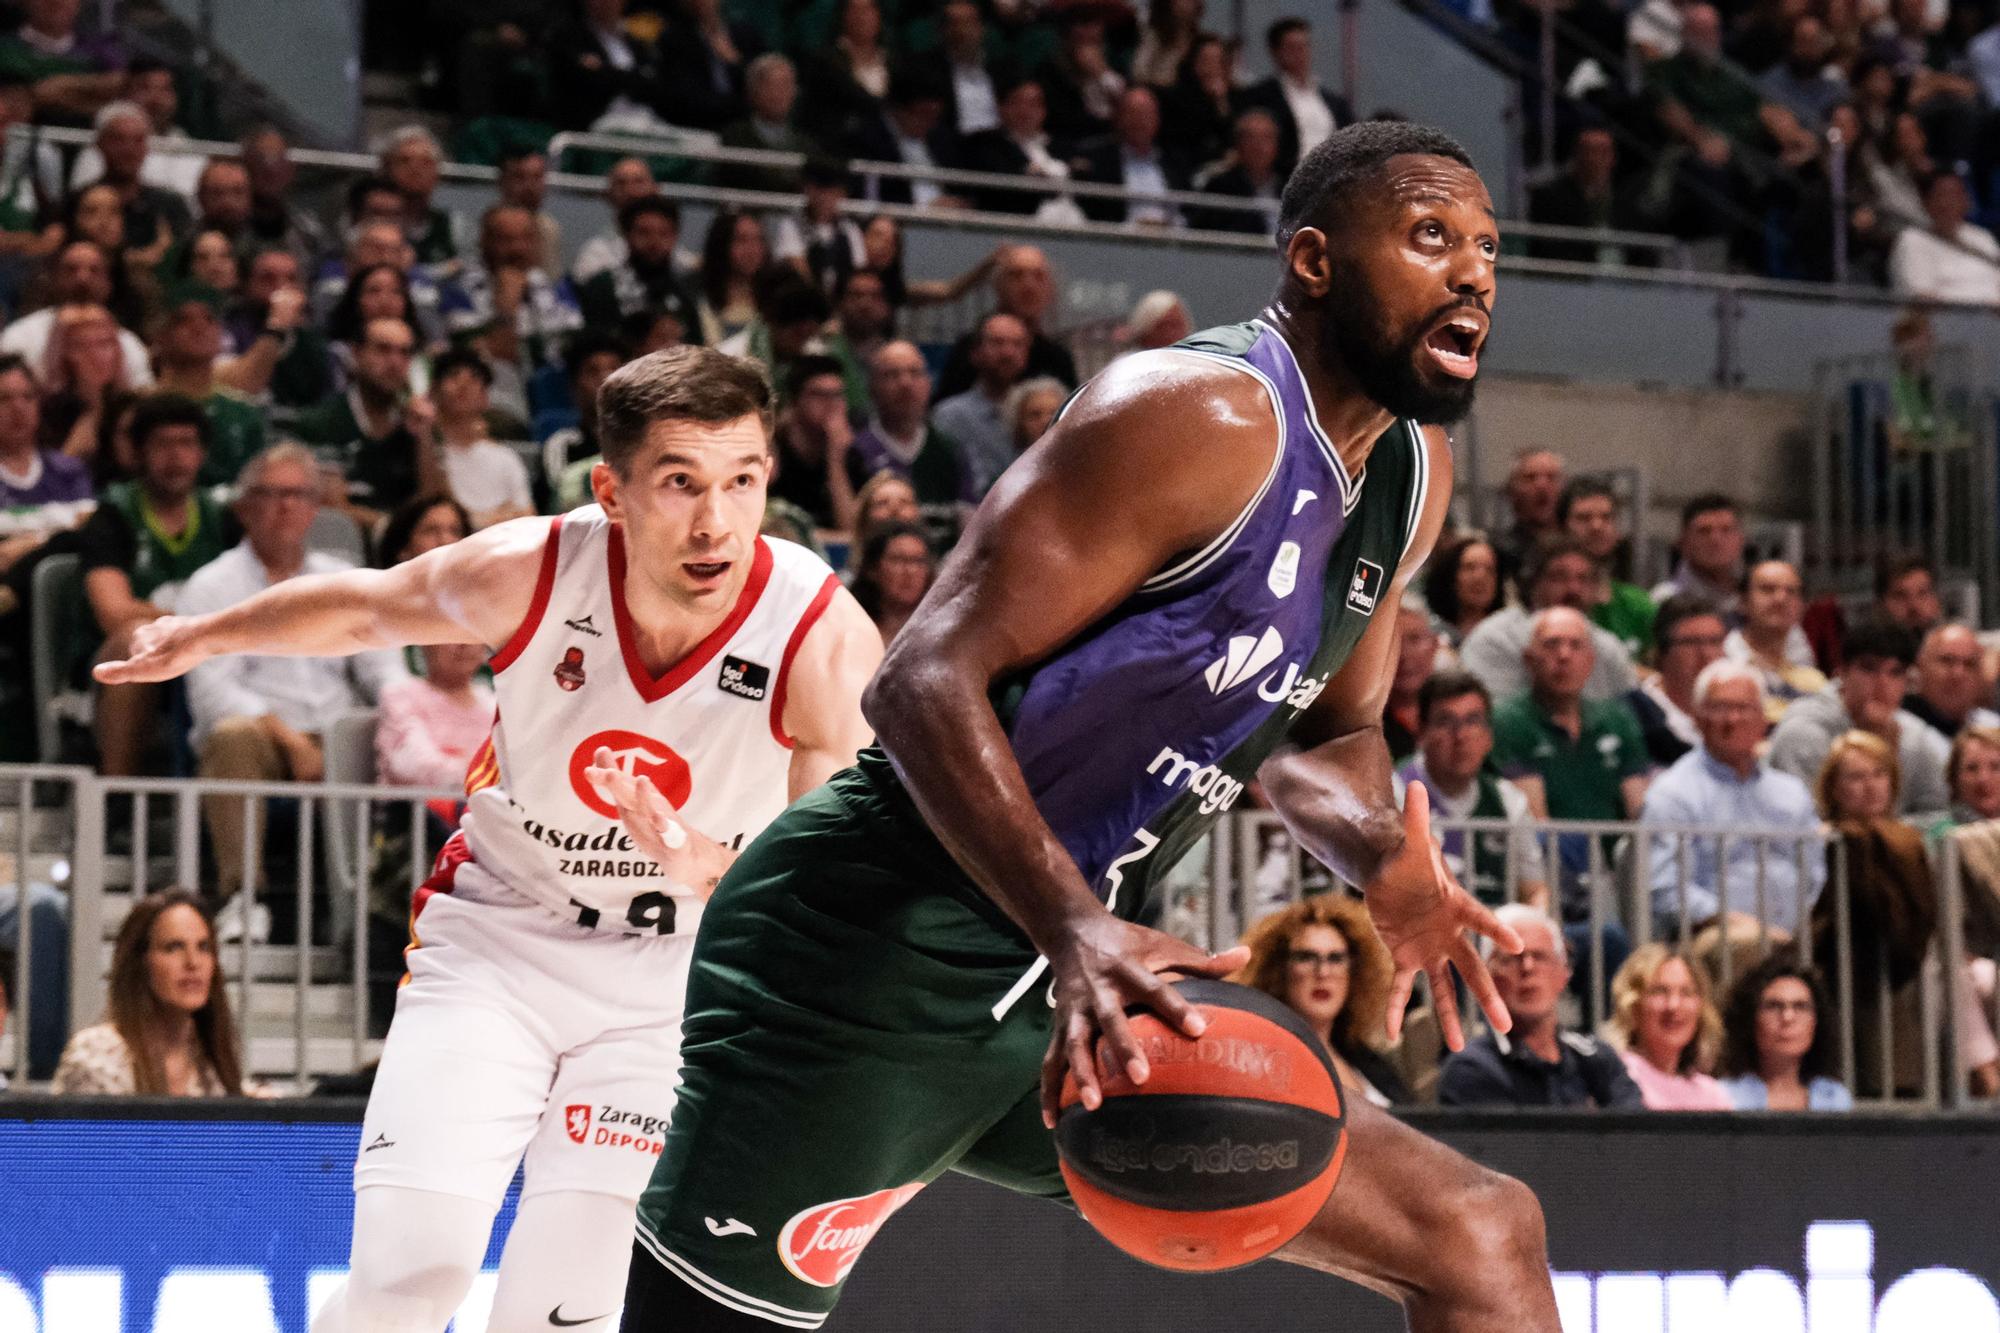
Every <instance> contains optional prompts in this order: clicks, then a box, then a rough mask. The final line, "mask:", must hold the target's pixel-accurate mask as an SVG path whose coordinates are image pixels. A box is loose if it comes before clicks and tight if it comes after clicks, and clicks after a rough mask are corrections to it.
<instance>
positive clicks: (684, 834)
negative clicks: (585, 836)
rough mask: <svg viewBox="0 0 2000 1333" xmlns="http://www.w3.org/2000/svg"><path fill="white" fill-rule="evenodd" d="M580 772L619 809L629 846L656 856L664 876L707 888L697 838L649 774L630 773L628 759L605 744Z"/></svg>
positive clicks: (683, 883)
mask: <svg viewBox="0 0 2000 1333" xmlns="http://www.w3.org/2000/svg"><path fill="white" fill-rule="evenodd" d="M583 774H584V776H585V777H586V778H588V779H589V780H590V785H591V786H592V787H594V788H596V789H597V793H598V795H600V796H602V797H603V798H604V799H605V800H606V801H608V802H610V803H611V804H612V805H614V806H616V807H617V808H618V822H619V823H620V824H623V825H624V826H625V832H626V833H627V834H628V835H630V836H631V839H632V844H633V846H635V847H637V848H638V849H639V851H640V852H641V853H642V854H643V855H645V856H647V857H649V858H651V859H652V860H654V861H657V862H658V863H659V866H660V869H661V870H662V871H663V872H664V873H665V874H666V876H667V878H668V879H671V880H673V881H674V882H675V883H676V884H681V885H685V886H687V887H689V888H701V887H705V881H706V878H707V872H706V868H705V866H704V865H703V864H702V862H701V855H700V853H701V849H700V847H698V846H697V843H698V842H699V841H700V839H698V838H692V837H689V836H688V835H689V833H690V832H692V830H690V829H689V828H688V826H687V825H686V824H683V823H682V822H681V821H680V818H679V817H678V816H677V815H675V814H674V808H673V806H672V805H671V804H669V803H668V801H667V798H666V797H664V796H662V795H660V789H659V788H658V787H657V786H655V785H654V784H653V780H652V779H651V778H649V777H647V776H646V775H645V774H643V773H637V772H634V771H633V770H632V767H631V761H630V759H629V758H627V759H626V760H624V761H621V760H620V759H619V758H618V757H617V756H615V755H613V754H612V753H611V751H610V750H609V749H607V748H606V747H604V746H599V747H598V749H597V753H596V754H594V755H592V756H591V760H590V765H589V767H587V768H585V769H584V770H583Z"/></svg>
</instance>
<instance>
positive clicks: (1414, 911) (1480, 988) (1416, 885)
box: [1364, 782, 1521, 1051]
mask: <svg viewBox="0 0 2000 1333" xmlns="http://www.w3.org/2000/svg"><path fill="white" fill-rule="evenodd" d="M1430 811H1431V802H1430V793H1429V792H1427V791H1425V790H1424V785H1423V783H1421V782H1412V783H1411V784H1410V786H1409V791H1408V794H1407V795H1406V796H1405V797H1404V800H1403V847H1402V850H1401V851H1399V852H1397V853H1396V855H1395V856H1393V857H1391V858H1390V859H1389V860H1388V861H1387V862H1385V863H1384V864H1383V866H1382V868H1381V871H1380V872H1379V873H1378V874H1377V875H1376V877H1375V880H1374V882H1373V883H1371V884H1369V885H1367V886H1366V888H1365V889H1364V893H1365V894H1366V896H1367V899H1368V913H1369V915H1370V916H1372V917H1373V918H1374V919H1375V933H1376V934H1377V935H1380V936H1381V937H1382V943H1383V944H1384V945H1386V946H1387V947H1388V950H1389V956H1390V957H1391V958H1393V959H1394V960H1395V963H1396V979H1395V983H1394V984H1393V985H1392V986H1391V987H1390V991H1389V1038H1390V1040H1392V1041H1393V1040H1394V1039H1395V1038H1396V1037H1397V1036H1398V1035H1399V1034H1400V1033H1401V1031H1402V1027H1403V1010H1404V1009H1405V1008H1406V1007H1408V1005H1409V1003H1410V994H1411V991H1412V990H1413V989H1414V988H1415V986H1416V982H1417V973H1418V972H1423V973H1426V974H1427V975H1428V976H1429V977H1430V982H1431V986H1430V990H1431V1003H1432V1004H1433V1005H1435V1006H1436V1007H1437V1017H1438V1026H1439V1027H1440V1028H1441V1029H1442V1030H1443V1032H1444V1039H1445V1044H1446V1045H1447V1046H1449V1047H1451V1049H1453V1050H1454V1051H1455V1050H1458V1049H1460V1048H1461V1047H1463V1046H1464V1045H1465V1031H1464V1029H1463V1027H1462V1026H1461V1025H1460V1023H1459V1018H1458V993H1457V990H1456V988H1455V987H1454V986H1453V985H1452V980H1451V970H1452V968H1454V967H1455V968H1457V969H1458V973H1459V975H1460V976H1462V977H1464V978H1465V982H1466V984H1467V985H1468V986H1470V987H1471V988H1472V994H1473V996H1474V998H1476V999H1477V1000H1478V1001H1479V1007H1480V1008H1482V1009H1484V1010H1485V1011H1486V1016H1487V1018H1488V1019H1490V1020H1491V1021H1492V1023H1493V1026H1494V1027H1496V1028H1498V1029H1499V1030H1500V1031H1502V1032H1505V1031H1506V1030H1507V1029H1508V1028H1509V1027H1511V1026H1512V1025H1513V1021H1512V1019H1511V1018H1509V1016H1508V1014H1507V1006H1506V1005H1505V1004H1504V1003H1502V1001H1501V999H1500V993H1499V992H1498V991H1496V990H1495V989H1494V988H1493V978H1492V977H1491V976H1489V975H1488V974H1487V971H1486V963H1485V961H1484V960H1483V959H1482V958H1481V957H1480V956H1479V946H1478V943H1477V941H1476V940H1475V939H1474V938H1473V934H1474V933H1475V932H1476V933H1477V934H1480V935H1486V936H1489V937H1491V938H1492V939H1493V940H1494V941H1495V942H1496V943H1497V944H1498V945H1499V946H1500V947H1501V948H1503V949H1505V950H1507V951H1508V952H1509V953H1519V952H1520V951H1521V941H1520V939H1519V938H1518V937H1517V936H1516V935H1515V934H1514V932H1513V931H1511V930H1509V929H1508V928H1507V927H1506V926H1503V925H1501V924H1500V922H1499V921H1498V920H1496V919H1495V918H1494V915H1493V913H1491V912H1490V911H1488V910H1487V909H1486V908H1485V907H1484V906H1482V905H1481V904H1480V902H1479V900H1478V899H1476V898H1474V897H1473V896H1472V895H1471V894H1469V893H1467V892H1466V891H1465V889H1464V887H1463V886H1461V885H1460V884H1459V882H1458V881H1457V880H1456V879H1454V878H1453V877H1452V874H1451V872H1450V871H1449V870H1447V869H1445V864H1444V857H1443V855H1442V853H1441V852H1440V851H1439V848H1438V845H1437V842H1436V841H1435V840H1434V839H1433V838H1432V837H1431V817H1430Z"/></svg>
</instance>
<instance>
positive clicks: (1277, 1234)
mask: <svg viewBox="0 0 2000 1333" xmlns="http://www.w3.org/2000/svg"><path fill="white" fill-rule="evenodd" d="M1174 989H1175V990H1177V991H1179V992H1180V993H1181V994H1182V995H1184V996H1186V997H1187V999H1188V1000H1189V1001H1190V1002H1191V1003H1192V1004H1194V1006H1195V1007H1196V1008H1197V1009H1198V1010H1199V1011H1200V1012H1201V1013H1202V1014H1203V1015H1205V1016H1206V1017H1207V1019H1208V1030H1207V1031H1206V1032H1204V1033H1203V1034H1202V1035H1201V1037H1200V1038H1198V1039H1192V1040H1191V1039H1189V1038H1188V1037H1185V1036H1183V1035H1182V1034H1181V1033H1180V1032H1178V1031H1176V1030H1175V1029H1173V1028H1171V1027H1169V1026H1168V1025H1167V1024H1166V1023H1165V1022H1163V1021H1162V1020H1161V1019H1159V1018H1158V1017H1157V1016H1155V1015H1154V1014H1152V1013H1150V1012H1138V1011H1135V1012H1134V1013H1133V1016H1132V1031H1133V1034H1134V1035H1135V1036H1136V1037H1137V1038H1138V1040H1139V1043H1140V1046H1141V1048H1142V1049H1143V1050H1144V1051H1145V1054H1146V1061H1147V1064H1148V1065H1149V1066H1151V1073H1150V1075H1149V1077H1148V1078H1147V1079H1146V1081H1145V1083H1143V1084H1140V1085H1138V1086H1136V1087H1135V1086H1134V1085H1133V1084H1132V1082H1131V1080H1129V1079H1127V1078H1126V1077H1125V1076H1124V1074H1123V1073H1122V1072H1121V1073H1120V1074H1119V1075H1118V1076H1117V1077H1116V1078H1113V1079H1111V1080H1109V1081H1107V1082H1106V1083H1105V1084H1104V1085H1103V1091H1104V1104H1103V1105H1102V1106H1100V1107H1098V1109H1097V1110H1095V1111H1089V1110H1085V1109H1084V1107H1083V1105H1082V1103H1081V1102H1079V1101H1078V1100H1077V1093H1076V1080H1075V1078H1074V1077H1073V1076H1072V1077H1066V1078H1065V1079H1064V1081H1063V1090H1062V1111H1061V1114H1060V1115H1059V1116H1058V1118H1057V1121H1056V1150H1057V1153H1058V1154H1059V1156H1060V1158H1061V1164H1062V1173H1063V1179H1064V1180H1065V1181H1066V1182H1068V1185H1069V1191H1070V1196H1071V1197H1072V1198H1074V1199H1075V1200H1076V1205H1077V1207H1078V1208H1079V1209H1080V1210H1081V1211H1082V1213H1083V1216H1084V1218H1085V1220H1087V1221H1088V1222H1089V1223H1090V1224H1091V1225H1092V1226H1094V1227H1096V1228H1097V1230H1098V1232H1099V1233H1100V1234H1102V1235H1103V1236H1104V1238H1105V1239H1106V1240H1108V1241H1110V1242H1111V1243H1112V1244H1113V1245H1116V1246H1117V1247H1118V1248H1119V1249H1121V1250H1123V1251H1125V1252H1126V1253H1127V1254H1129V1255H1132V1256H1133V1257H1134V1258H1138V1259H1143V1260H1145V1261H1146V1262H1147V1263H1149V1264H1154V1265H1156V1266H1158V1267H1160V1268H1171V1269H1175V1270H1177V1271H1179V1272H1184V1273H1218V1272H1222V1271H1223V1270H1225V1269H1230V1268H1239V1267H1241V1266H1242V1265H1244V1264H1247V1263H1253V1262H1255V1261H1256V1260H1258V1259H1262V1258H1263V1257H1264V1256H1265V1255H1267V1254H1270V1253H1271V1252H1272V1251H1274V1250H1276V1249H1278V1248H1280V1247H1281V1246H1283V1245H1284V1244H1286V1243H1287V1242H1288V1241H1290V1240H1291V1239H1292V1238H1293V1237H1294V1236H1297V1235H1298V1234H1299V1233H1300V1232H1301V1231H1303V1230H1305V1228H1306V1224H1307V1223H1308V1222H1310V1221H1312V1219H1313V1218H1314V1216H1315V1215H1317V1214H1318V1212H1319V1210H1320V1208H1321V1207H1322V1206H1323V1205H1324V1204H1325V1203H1326V1200H1327V1196H1328V1195H1329V1194H1331V1193H1332V1192H1333V1184H1334V1181H1335V1180H1337V1179H1338V1178H1339V1176H1340V1163H1341V1158H1342V1157H1343V1156H1344V1154H1345V1153H1346V1150H1347V1123H1346V1122H1347V1117H1346V1110H1345V1107H1344V1105H1343V1103H1342V1100H1341V1093H1340V1080H1339V1078H1338V1077H1337V1076H1336V1075H1335V1073H1334V1068H1333V1061H1332V1059H1331V1058H1330V1057H1329V1056H1328V1054H1327V1052H1326V1049H1325V1048H1324V1047H1323V1046H1322V1045H1321V1044H1320V1041H1319V1039H1318V1038H1317V1037H1315V1036H1314V1035H1313V1034H1312V1032H1311V1031H1310V1030H1309V1029H1308V1028H1307V1027H1306V1025H1305V1023H1304V1022H1303V1021H1302V1020H1301V1019H1300V1018H1299V1016H1298V1015H1297V1014H1295V1013H1293V1012H1292V1011H1291V1010H1290V1009H1289V1008H1287V1007H1286V1006H1285V1005H1283V1004H1281V1003H1279V1002H1278V1001H1277V1000H1274V999H1272V998H1271V997H1270V996H1268V995H1266V994H1264V993H1263V992H1262V991H1257V990H1252V989H1250V988H1249V987H1247V986H1235V985H1231V984H1229V983H1228V982H1224V981H1182V982H1177V983H1175V986H1174Z"/></svg>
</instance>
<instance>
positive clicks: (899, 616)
mask: <svg viewBox="0 0 2000 1333" xmlns="http://www.w3.org/2000/svg"><path fill="white" fill-rule="evenodd" d="M936 573H937V557H936V556H935V555H934V554H933V553H932V551H931V543H930V539H929V538H928V537H926V536H924V532H923V529H922V528H919V527H917V526H915V525H914V524H910V523H894V524H890V525H889V526H887V527H882V528H877V529H876V530H875V531H874V532H873V533H872V534H871V535H870V536H869V538H868V540H867V542H866V543H864V544H863V545H862V547H861V564H860V565H859V567H858V568H856V570H855V572H854V589H853V591H854V600H855V601H857V602H859V603H861V609H862V610H863V611H866V612H867V613H868V618H869V619H870V620H872V621H874V622H875V628H876V629H878V630H881V631H882V642H884V643H888V642H889V641H890V640H892V639H894V638H895V637H896V635H897V633H898V632H900V631H901V630H902V628H903V626H904V625H905V624H907V623H908V621H909V619H910V613H911V612H912V611H915V610H916V609H917V603H918V602H921V601H922V600H923V599H924V594H925V593H926V592H929V591H930V586H931V579H932V577H933V576H935V575H936Z"/></svg>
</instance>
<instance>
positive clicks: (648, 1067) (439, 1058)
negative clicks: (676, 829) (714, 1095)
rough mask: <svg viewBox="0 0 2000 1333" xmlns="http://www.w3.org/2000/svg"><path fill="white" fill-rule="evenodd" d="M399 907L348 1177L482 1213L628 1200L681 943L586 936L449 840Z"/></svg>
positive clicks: (659, 1112) (662, 1093)
mask: <svg viewBox="0 0 2000 1333" xmlns="http://www.w3.org/2000/svg"><path fill="white" fill-rule="evenodd" d="M427 888H430V889H431V890H433V891H432V892H429V893H423V892H422V891H420V897H419V901H418V903H417V906H416V911H415V913H414V914H413V916H412V932H411V933H412V935H413V937H414V939H415V944H414V946H413V947H412V948H411V949H410V950H409V954H408V957H409V968H410V976H409V980H408V982H407V983H406V984H405V985H404V986H403V987H402V989H401V990H400V991H398V992H397V997H396V1015H395V1019H394V1021H393V1022H392V1023H391V1024H390V1026H389V1036H388V1039H387V1041H385V1042H384V1044H383V1050H382V1063H381V1066H380V1069H379V1071H378V1072H377V1074H376V1077H375V1088H374V1092H373V1093H372V1094H371V1095H370V1097H369V1099H368V1112H367V1115H366V1116H365V1117H364V1118H363V1121H362V1129H361V1145H360V1149H359V1153H358V1155H357V1157H356V1159H355V1166H354V1185H355V1188H356V1189H361V1188H363V1187H366V1186H369V1185H378V1184H379V1185H400V1186H404V1187H407V1188H410V1189H421V1190H433V1191H436V1192H439V1193H444V1194H455V1195H461V1196H464V1197H466V1198H471V1199H477V1200H480V1201H482V1202H484V1203H488V1204H490V1205H492V1206H493V1207H496V1208H497V1207H498V1206H499V1205H500V1201H501V1200H502V1198H503V1197H504V1196H505V1195H506V1192H507V1186H508V1185H509V1183H511V1182H512V1180H513V1178H514V1169H515V1167H516V1166H518V1165H521V1164H522V1163H523V1159H524V1158H525V1176H524V1180H523V1184H522V1194H523V1196H524V1197H527V1196H531V1195H534V1194H543V1193H549V1192H552V1191H556V1190H584V1191H588V1192H591V1193H597V1194H609V1195H613V1196H615V1197H617V1198H621V1199H630V1200H632V1201H633V1202H635V1203H636V1202H637V1200H638V1198H639V1194H640V1192H641V1191H642V1190H644V1189H645V1187H646V1182H647V1180H648V1179H649V1178H650V1176H651V1175H652V1170H653V1163H654V1161H655V1160H656V1159H657V1158H658V1157H659V1154H660V1150H661V1148H662V1146H663V1145H664V1144H665V1141H666V1134H667V1117H668V1115H669V1114H670V1113H671V1112H672V1111H673V1107H674V1089H675V1087H676V1086H677V1084H678V1082H679V1079H678V1070H679V1068H680V1023H681V1013H682V1008H683V1005H684V1003H685V1000H686V996H687V982H688V965H689V960H690V959H691V957H692V956H693V953H694V937H693V936H692V935H666V936H636V935H627V934H621V933H618V932H615V931H608V930H586V929H584V928H583V927H581V926H579V925H577V924H575V923H574V922H569V921H565V920H563V919H562V918H560V917H558V916H556V915H555V914H554V913H552V912H550V911H549V910H548V909H547V908H545V907H542V906H540V905H539V904H537V903H534V902H532V901H530V900H528V899H527V898H524V897H522V896H521V895H520V894H518V893H516V892H514V891H513V890H511V889H509V888H508V887H507V886H506V885H505V884H503V883H502V882H501V881H500V880H499V879H497V878H495V877H494V876H493V875H491V874H488V873H487V872H486V871H484V870H482V869H481V868H480V867H479V866H478V865H477V864H475V863H474V862H472V861H470V860H465V859H459V860H457V861H456V862H455V863H454V858H453V855H452V852H451V851H450V850H448V851H447V853H446V856H445V857H444V858H443V861H442V862H441V864H440V868H439V871H438V872H437V873H436V874H434V875H433V877H432V879H431V882H430V884H429V885H428V886H427Z"/></svg>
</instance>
